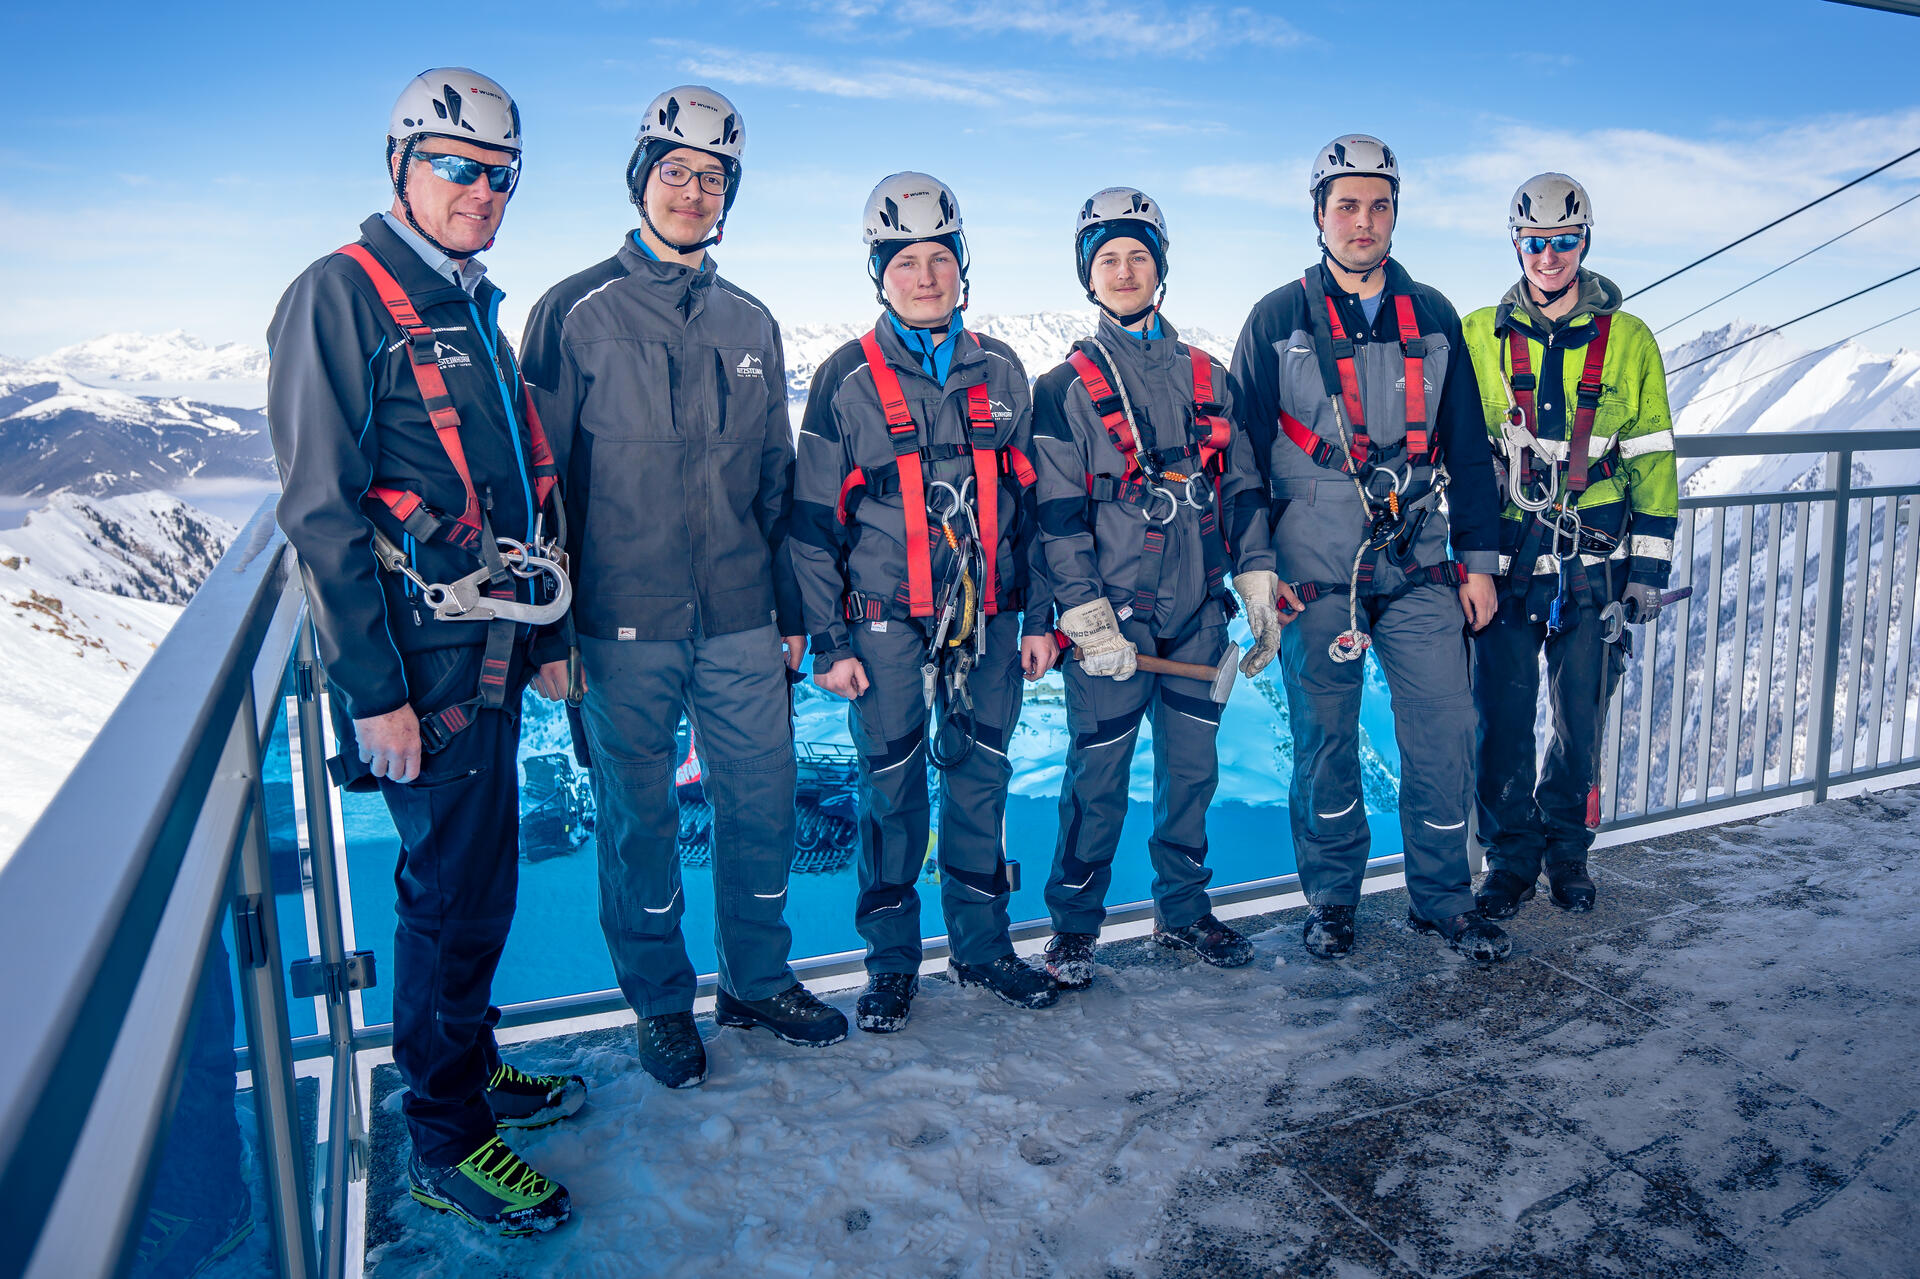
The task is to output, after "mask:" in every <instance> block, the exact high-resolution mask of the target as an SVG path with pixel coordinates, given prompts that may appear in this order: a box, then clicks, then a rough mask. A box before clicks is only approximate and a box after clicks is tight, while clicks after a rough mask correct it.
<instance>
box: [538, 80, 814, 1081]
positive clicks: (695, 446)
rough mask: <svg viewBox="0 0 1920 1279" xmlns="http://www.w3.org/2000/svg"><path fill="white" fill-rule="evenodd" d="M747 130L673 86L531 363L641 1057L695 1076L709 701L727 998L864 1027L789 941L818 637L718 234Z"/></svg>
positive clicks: (618, 960) (780, 459) (767, 350)
mask: <svg viewBox="0 0 1920 1279" xmlns="http://www.w3.org/2000/svg"><path fill="white" fill-rule="evenodd" d="M744 148H745V125H744V123H743V121H742V120H741V117H740V112H739V111H738V110H737V109H736V108H735V107H734V105H733V103H731V102H729V101H728V100H727V99H726V98H725V97H723V96H722V95H720V94H719V93H717V92H715V91H714V90H712V89H710V88H707V87H706V86H704V85H681V86H679V87H677V88H673V89H669V90H667V91H666V92H665V93H663V94H661V95H660V96H659V97H657V98H656V99H654V101H653V103H652V104H651V105H650V106H649V107H648V108H647V112H646V115H645V116H644V117H643V118H642V120H641V122H640V131H639V136H638V138H637V139H636V141H635V145H634V149H633V154H632V156H631V158H630V159H629V160H628V162H627V169H626V182H627V193H628V195H629V196H630V197H631V199H632V200H633V203H634V205H635V207H636V208H637V209H638V210H639V213H640V226H639V227H638V228H637V229H635V230H633V231H631V232H629V233H627V234H626V235H624V236H622V238H621V241H620V248H619V250H618V252H616V253H615V254H614V255H613V256H612V257H610V258H608V259H606V260H605V261H603V262H600V263H598V264H596V265H594V266H591V267H589V268H587V269H586V270H585V271H582V272H580V273H579V274H577V275H575V276H573V277H571V278H570V279H567V280H564V281H562V282H561V283H559V284H557V285H555V286H554V287H553V288H552V289H550V290H548V291H547V293H546V295H545V296H544V297H542V298H541V299H540V301H539V304H538V305H536V306H535V307H534V309H533V314H532V315H531V317H530V318H529V319H528V321H527V335H526V366H527V380H528V381H529V382H531V383H532V384H533V387H534V401H535V403H536V404H538V406H539V408H540V412H541V416H542V417H543V419H544V420H545V422H546V424H547V429H548V430H549V432H550V433H551V434H552V438H553V448H554V455H555V458H556V460H557V461H558V464H559V466H560V468H561V473H562V474H563V475H564V476H565V477H566V481H567V485H566V494H567V517H568V518H567V524H568V529H569V531H570V535H571V541H570V544H569V551H570V552H571V554H572V557H573V582H574V591H575V595H574V605H573V617H574V624H575V627H576V629H577V630H578V633H579V645H580V657H581V660H582V665H583V667H584V675H585V684H586V688H585V691H584V701H583V703H582V705H581V706H580V712H581V715H580V719H581V721H582V724H581V731H583V733H584V738H585V742H586V745H587V748H588V750H589V752H590V754H591V756H592V777H593V790H594V799H595V802H596V804H597V808H598V813H599V818H598V826H597V828H596V831H595V839H596V846H597V849H598V854H599V859H600V925H601V928H602V930H603V931H604V932H605V934H606V939H607V948H608V950H609V951H610V952H611V954H612V957H613V968H614V973H615V975H616V977H617V978H618V979H619V982H620V989H621V992H622V993H623V994H624V995H625V996H626V998H627V1002H628V1003H629V1004H631V1005H632V1007H633V1010H634V1012H635V1013H636V1014H637V1015H638V1016H639V1019H640V1021H639V1028H638V1036H639V1056H640V1064H641V1065H642V1066H643V1067H644V1068H645V1069H646V1070H647V1071H648V1073H650V1074H651V1075H653V1077H654V1078H655V1079H657V1080H659V1081H660V1082H661V1083H662V1084H664V1085H666V1086H667V1087H669V1088H690V1087H692V1086H694V1085H696V1084H698V1083H700V1082H701V1081H702V1080H704V1079H705V1078H706V1076H707V1055H706V1049H705V1047H704V1045H703V1044H702V1042H701V1038H700V1031H699V1028H698V1026H697V1025H696V1023H695V1022H694V1019H693V1000H694V988H695V973H694V968H693V964H692V962H691V961H690V960H689V958H688V956H687V947H686V941H685V938H684V936H683V935H682V932H681V926H680V923H681V916H682V913H683V911H684V909H685V902H686V894H685V893H684V891H683V889H682V885H681V879H680V856H679V851H678V847H677V844H678V834H679V823H680V806H679V801H678V799H677V797H676V794H675V789H674V769H675V766H676V765H677V764H679V763H680V759H681V756H680V752H679V750H678V749H677V747H676V744H675V730H676V729H677V727H678V725H679V723H680V718H681V716H682V715H683V714H684V715H685V716H686V718H687V719H688V721H689V722H690V723H691V724H692V726H693V745H694V749H695V750H696V751H697V753H698V755H699V759H700V763H701V765H702V766H703V769H704V777H703V780H704V784H705V787H706V794H707V799H708V800H709V801H710V802H711V803H712V805H713V812H714V817H713V909H714V916H715V921H714V922H715V939H716V943H717V948H718V952H719V966H720V990H719V993H718V995H717V996H716V1003H715V1010H714V1015H715V1019H716V1020H717V1021H718V1022H719V1023H720V1024H721V1025H723V1026H740V1027H755V1026H759V1027H764V1028H766V1029H767V1030H769V1031H771V1032H772V1033H773V1034H774V1035H776V1036H777V1037H779V1038H780V1039H782V1040H784V1041H786V1042H788V1043H791V1044H799V1045H805V1046H820V1045H825V1044H832V1043H837V1042H839V1041H840V1040H842V1039H844V1038H845V1037H846V1034H847V1019H846V1017H845V1015H844V1014H842V1013H841V1012H840V1011H839V1010H837V1009H835V1008H832V1007H830V1006H829V1005H827V1004H824V1003H822V1002H821V1001H820V1000H818V999H816V998H814V996H813V995H812V994H811V993H810V992H809V991H808V990H807V988H806V987H805V986H802V985H801V984H800V983H799V982H798V981H796V980H795V978H794V975H793V970H792V969H791V968H790V967H789V966H788V964H787V953H788V950H789V948H790V946H791V943H792V934H791V932H790V931H789V929H788V927H787V923H786V918H785V914H784V911H785V907H786V900H787V875H788V868H789V865H790V864H791V861H792V858H793V850H794V783H795V765H794V751H793V724H792V702H791V699H790V694H789V686H788V675H789V672H792V671H795V670H797V669H798V667H799V664H800V659H801V656H802V655H803V653H804V652H805V650H806V639H805V635H804V630H803V627H802V624H801V620H800V616H801V614H800V599H799V591H798V588H797V586H796V584H795V581H794V574H793V563H792V558H791V555H790V553H789V550H788V545H787V528H788V523H789V520H790V517H791V513H792V489H793V437H792V432H791V428H790V426H789V422H788V416H787V375H786V362H785V358H784V356H783V354H782V350H781V344H780V329H779V326H778V325H777V324H775V323H774V320H773V316H772V315H771V314H770V313H769V312H768V310H767V308H766V307H765V305H763V304H762V303H761V302H760V301H758V300H757V299H756V298H754V297H753V296H752V295H751V294H748V293H746V292H745V291H743V290H741V289H740V288H738V287H736V286H735V285H734V284H733V283H732V282H730V281H728V280H726V279H725V278H723V277H722V276H721V275H720V273H719V271H718V269H717V268H716V267H715V265H714V261H713V259H712V257H711V256H710V255H709V254H708V250H709V249H711V248H712V247H713V246H714V245H716V244H718V243H720V238H721V235H722V233H723V228H724V226H725V222H726V216H727V213H728V211H729V210H730V209H732V207H733V202H734V199H735V197H736V196H738V194H739V191H740V173H741V156H742V154H743V151H744Z"/></svg>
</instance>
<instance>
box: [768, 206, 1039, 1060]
mask: <svg viewBox="0 0 1920 1279" xmlns="http://www.w3.org/2000/svg"><path fill="white" fill-rule="evenodd" d="M865 222H866V227H865V233H866V242H867V247H868V272H869V274H870V275H871V276H872V278H873V280H874V284H875V287H876V288H877V289H878V290H879V293H880V301H881V303H882V305H884V306H885V307H886V313H885V314H884V315H882V316H881V317H880V319H879V321H878V322H877V323H876V324H875V325H874V327H873V331H872V332H871V333H869V334H867V335H866V336H865V337H863V338H861V339H860V340H859V341H857V342H849V343H847V344H846V345H845V346H843V347H841V348H840V349H839V350H838V351H835V352H834V353H833V354H832V355H831V356H829V357H827V360H826V361H825V362H824V363H823V364H821V366H820V368H819V371H818V372H817V373H815V374H814V379H813V389H812V391H811V393H810V394H809V396H808V399H807V415H806V420H805V422H804V423H803V424H802V426H801V430H800V461H799V473H798V477H797V480H796V494H797V500H796V502H795V506H794V535H793V541H794V567H795V571H796V573H797V574H798V575H799V579H800V587H801V596H802V599H803V601H804V609H805V612H806V618H807V629H808V631H809V632H810V633H811V634H812V636H813V648H814V682H815V683H817V684H819V685H820V687H822V688H824V689H826V690H827V691H829V692H831V693H835V694H838V695H839V696H841V697H845V698H848V699H849V700H850V701H851V702H852V705H851V706H850V707H849V708H848V713H847V721H848V725H849V728H850V729H851V731H852V733H853V740H854V744H855V746H856V747H857V748H858V750H859V752H860V899H859V904H858V906H857V907H856V908H855V914H854V923H855V926H856V927H858V928H859V930H860V935H861V936H862V937H864V938H865V939H866V942H867V973H868V980H867V989H866V991H865V992H864V993H863V994H862V995H861V996H860V1002H859V1007H858V1009H857V1012H858V1015H859V1021H860V1028H861V1029H862V1030H866V1031H872V1032H887V1031H894V1030H898V1029H900V1027H901V1026H903V1025H904V1024H905V1023H906V1020H907V1013H908V1008H909V1004H910V1003H911V1001H912V999H913V995H914V992H915V991H916V990H917V989H918V983H919V977H918V973H919V971H920V955H921V952H920V898H919V895H918V894H917V893H916V892H915V891H914V882H915V881H916V880H918V879H919V877H920V868H921V865H922V863H924V862H925V860H926V855H927V834H928V824H929V821H930V800H929V796H928V792H927V764H928V762H929V761H931V762H932V763H933V764H934V765H935V766H936V767H938V768H939V769H940V770H941V774H940V841H939V859H940V873H941V905H942V906H943V907H944V909H945V914H946V918H947V931H948V934H949V937H950V938H951V941H952V969H953V973H954V976H955V977H956V979H957V980H958V981H959V982H960V984H961V985H963V986H968V985H978V986H984V987H986V988H987V989H988V990H990V991H992V992H993V993H994V994H995V995H998V996H999V997H1000V998H1001V999H1003V1000H1006V1001H1007V1002H1008V1003H1010V1004H1014V1005H1016V1006H1019V1007H1022V1008H1042V1007H1045V1006H1046V1005H1048V1004H1051V1003H1053V1002H1054V1000H1055V999H1056V998H1058V994H1057V992H1056V991H1055V989H1054V985H1053V982H1052V981H1051V980H1050V979H1049V978H1048V977H1047V975H1046V974H1045V973H1043V972H1041V971H1039V970H1038V969H1036V968H1034V967H1032V966H1031V965H1029V964H1027V963H1026V962H1025V961H1024V960H1022V959H1020V958H1018V957H1017V956H1016V955H1015V954H1014V950H1013V939H1012V937H1011V936H1010V935H1009V933H1008V930H1007V895H1008V893H1009V891H1010V884H1009V880H1008V873H1007V866H1006V859H1005V856H1004V843H1003V840H1002V830H1001V827H1002V823H1003V820H1004V818H1005V816H1006V807H1007V785H1008V783H1009V782H1010V781H1011V780H1012V777H1013V766H1012V764H1011V763H1010V762H1009V760H1008V758H1007V743H1008V741H1009V739H1010V738H1011V737H1012V736H1013V730H1014V726H1015V725H1016V724H1017V723H1018V722H1019V719H1020V675H1021V671H1022V669H1023V668H1024V670H1025V673H1026V676H1027V678H1028V679H1030V680H1032V679H1038V678H1039V677H1040V676H1041V675H1042V674H1044V673H1045V672H1046V670H1047V668H1048V667H1050V666H1051V665H1052V664H1053V658H1054V647H1053V642H1052V640H1051V639H1050V638H1049V637H1048V635H1049V631H1048V628H1049V625H1050V619H1051V617H1052V606H1051V603H1050V600H1049V598H1048V595H1047V593H1046V590H1045V588H1044V584H1043V583H1042V582H1040V581H1038V580H1036V578H1035V576H1034V574H1033V572H1032V569H1033V560H1034V550H1033V548H1034V546H1035V543H1036V538H1035V528H1034V515H1033V494H1032V484H1033V471H1032V467H1031V465H1030V463H1029V462H1028V460H1027V457H1028V452H1029V451H1030V449H1031V447H1032V433H1031V411H1030V408H1029V403H1028V395H1027V375H1026V371H1025V370H1024V369H1022V368H1021V367H1020V361H1019V358H1018V357H1017V356H1015V355H1014V353H1013V351H1012V349H1011V348H1009V347H1008V346H1007V345H1006V344H1005V343H1003V342H999V341H996V340H995V339H993V338H983V337H977V336H975V335H974V334H973V333H970V332H969V331H967V329H966V327H965V326H964V324H963V323H962V319H961V311H962V308H963V307H964V306H965V304H966V289H967V284H966V271H967V248H966V239H965V235H964V232H963V230H962V228H961V222H960V206H959V203H958V201H956V200H955V199H954V196H953V192H951V191H950V190H948V189H947V187H946V185H945V184H944V183H942V182H940V181H939V180H938V179H936V178H931V177H928V176H927V175H926V174H924V173H896V174H894V175H892V176H891V177H889V178H886V179H885V180H883V181H882V182H881V183H880V185H879V186H877V187H875V188H874V191H873V194H872V195H871V196H870V197H868V200H867V208H866V218H865ZM1023 608H1024V610H1025V616H1024V620H1023V619H1022V616H1021V613H1022V609H1023Z"/></svg>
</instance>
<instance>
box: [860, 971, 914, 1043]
mask: <svg viewBox="0 0 1920 1279" xmlns="http://www.w3.org/2000/svg"><path fill="white" fill-rule="evenodd" d="M919 992H920V979H919V978H918V977H917V976H915V975H914V974H912V973H874V974H872V975H871V976H869V977H868V978H867V988H866V989H865V990H863V991H861V992H860V1002H859V1003H858V1004H855V1005H854V1009H853V1012H854V1020H855V1022H856V1023H858V1025H859V1027H860V1029H862V1030H864V1031H867V1032H868V1033H870V1034H875V1035H891V1034H892V1033H893V1032H894V1031H896V1030H898V1029H900V1028H901V1027H902V1026H904V1025H906V1024H907V1010H908V1009H909V1008H910V1007H911V1006H912V1004H913V997H914V996H915V995H917V994H918V993H919Z"/></svg>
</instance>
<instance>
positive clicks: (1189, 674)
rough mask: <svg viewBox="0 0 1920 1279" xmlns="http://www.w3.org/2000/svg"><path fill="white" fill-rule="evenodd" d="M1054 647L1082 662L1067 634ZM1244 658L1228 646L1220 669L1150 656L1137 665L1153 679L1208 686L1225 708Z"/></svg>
mask: <svg viewBox="0 0 1920 1279" xmlns="http://www.w3.org/2000/svg"><path fill="white" fill-rule="evenodd" d="M1053 640H1054V643H1056V644H1058V645H1059V646H1060V651H1061V652H1062V653H1067V652H1071V654H1072V656H1073V659H1074V660H1075V661H1079V660H1080V657H1081V653H1080V650H1079V649H1078V648H1075V647H1074V646H1073V641H1072V640H1070V639H1068V638H1067V636H1066V633H1065V632H1064V631H1055V632H1054V633H1053ZM1243 656H1244V654H1243V653H1242V652H1241V651H1240V646H1239V645H1238V644H1229V645H1227V651H1226V652H1224V653H1222V654H1221V655H1220V664H1219V665H1218V666H1202V665H1200V663H1198V662H1175V661H1171V660H1169V659H1167V658H1164V657H1154V656H1153V655H1152V654H1150V653H1138V654H1136V655H1135V656H1134V664H1135V665H1136V666H1138V667H1139V668H1140V669H1141V670H1143V671H1146V672H1148V673H1149V674H1152V675H1178V676H1179V677H1180V678H1182V679H1192V680H1199V681H1200V682H1201V683H1202V684H1205V685H1206V686H1207V698H1208V700H1209V701H1212V702H1215V703H1217V704H1219V705H1221V706H1225V705H1226V704H1227V698H1228V697H1230V696H1232V694H1233V681H1234V680H1235V679H1236V678H1238V677H1239V674H1240V659H1241V657H1243Z"/></svg>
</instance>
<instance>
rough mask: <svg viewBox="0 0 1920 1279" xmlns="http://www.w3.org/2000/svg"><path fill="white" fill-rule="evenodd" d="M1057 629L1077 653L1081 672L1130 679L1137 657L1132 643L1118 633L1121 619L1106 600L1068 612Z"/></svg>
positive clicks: (1061, 617)
mask: <svg viewBox="0 0 1920 1279" xmlns="http://www.w3.org/2000/svg"><path fill="white" fill-rule="evenodd" d="M1060 629H1061V630H1062V631H1065V632H1066V635H1067V638H1068V639H1070V640H1072V641H1073V643H1074V647H1075V648H1077V649H1078V650H1079V654H1078V655H1079V658H1080V669H1081V670H1083V671H1085V672H1086V673H1087V674H1089V675H1105V676H1108V677H1110V678H1112V679H1115V680H1125V679H1132V678H1133V672H1134V669H1135V664H1136V658H1137V656H1138V654H1137V652H1136V651H1135V649H1134V647H1133V641H1132V640H1129V639H1128V638H1127V637H1126V636H1124V635H1122V634H1121V633H1120V619H1118V618H1116V617H1115V616H1114V615H1113V605H1112V604H1111V603H1110V602H1108V601H1107V600H1106V599H1104V598H1102V599H1097V600H1094V601H1093V602H1092V603H1090V604H1081V605H1079V606H1078V607H1076V608H1070V609H1068V610H1067V611H1066V612H1064V613H1062V614H1061V615H1060Z"/></svg>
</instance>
